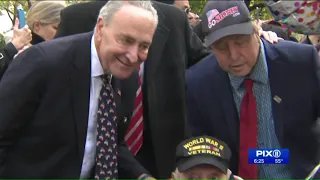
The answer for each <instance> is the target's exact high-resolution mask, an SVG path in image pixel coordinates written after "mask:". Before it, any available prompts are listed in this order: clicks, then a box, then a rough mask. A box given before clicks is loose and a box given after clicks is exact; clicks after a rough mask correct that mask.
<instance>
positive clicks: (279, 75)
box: [263, 41, 290, 143]
mask: <svg viewBox="0 0 320 180" xmlns="http://www.w3.org/2000/svg"><path fill="white" fill-rule="evenodd" d="M263 44H264V47H265V52H266V58H267V64H268V70H269V81H270V89H271V102H272V115H273V120H274V125H275V131H276V135H277V137H278V140H279V142H280V143H282V142H283V141H282V140H283V121H284V119H285V113H284V112H285V109H284V106H285V100H286V92H287V89H286V88H287V87H288V86H287V84H286V83H287V82H288V81H287V77H288V75H290V73H289V72H287V68H286V66H285V65H284V64H283V63H282V61H281V56H280V55H279V54H278V53H277V52H276V50H275V49H274V47H273V45H271V44H269V43H268V42H266V41H263Z"/></svg>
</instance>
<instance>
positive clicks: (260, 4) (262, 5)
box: [249, 3, 266, 11]
mask: <svg viewBox="0 0 320 180" xmlns="http://www.w3.org/2000/svg"><path fill="white" fill-rule="evenodd" d="M257 7H258V8H264V7H266V5H265V4H264V3H258V4H254V5H252V6H250V7H249V11H253V10H255V9H256V8H257Z"/></svg>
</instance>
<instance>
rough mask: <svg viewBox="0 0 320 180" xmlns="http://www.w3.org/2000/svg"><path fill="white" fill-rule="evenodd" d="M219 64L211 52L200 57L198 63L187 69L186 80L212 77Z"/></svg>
mask: <svg viewBox="0 0 320 180" xmlns="http://www.w3.org/2000/svg"><path fill="white" fill-rule="evenodd" d="M219 69H220V68H219V64H218V61H217V59H216V57H215V56H214V54H213V53H211V54H209V55H208V56H206V57H204V58H203V59H201V60H200V61H199V62H198V63H196V64H195V65H193V66H191V67H190V68H189V69H187V80H191V81H194V80H200V79H206V78H207V77H212V74H215V73H216V70H219Z"/></svg>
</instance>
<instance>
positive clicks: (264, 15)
mask: <svg viewBox="0 0 320 180" xmlns="http://www.w3.org/2000/svg"><path fill="white" fill-rule="evenodd" d="M257 4H263V5H264V6H263V7H262V8H261V7H259V8H258V17H259V19H260V20H268V19H271V18H272V15H271V13H270V11H269V9H268V8H267V6H266V5H265V4H264V3H263V1H261V0H251V1H250V6H254V5H257ZM256 12H257V10H252V11H251V12H250V14H251V17H252V19H255V16H256V15H257V13H256Z"/></svg>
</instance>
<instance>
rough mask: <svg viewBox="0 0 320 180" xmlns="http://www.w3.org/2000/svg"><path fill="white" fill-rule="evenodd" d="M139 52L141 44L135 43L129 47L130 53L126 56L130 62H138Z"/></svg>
mask: <svg viewBox="0 0 320 180" xmlns="http://www.w3.org/2000/svg"><path fill="white" fill-rule="evenodd" d="M138 53H139V46H137V45H133V46H131V47H130V48H129V49H128V53H127V54H126V56H127V58H128V59H129V61H130V63H136V62H137V61H138Z"/></svg>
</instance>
